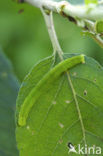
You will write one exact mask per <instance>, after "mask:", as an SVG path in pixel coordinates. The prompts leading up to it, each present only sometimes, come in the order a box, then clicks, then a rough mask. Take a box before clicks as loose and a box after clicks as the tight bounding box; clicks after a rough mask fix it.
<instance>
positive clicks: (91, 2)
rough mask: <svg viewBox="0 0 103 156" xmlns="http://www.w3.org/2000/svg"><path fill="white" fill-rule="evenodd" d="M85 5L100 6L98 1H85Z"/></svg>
mask: <svg viewBox="0 0 103 156" xmlns="http://www.w3.org/2000/svg"><path fill="white" fill-rule="evenodd" d="M85 4H87V5H88V4H98V0H85Z"/></svg>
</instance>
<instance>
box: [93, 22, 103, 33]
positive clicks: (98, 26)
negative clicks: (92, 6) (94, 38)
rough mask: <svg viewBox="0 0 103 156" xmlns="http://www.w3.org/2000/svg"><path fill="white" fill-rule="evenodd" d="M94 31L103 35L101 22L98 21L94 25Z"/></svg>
mask: <svg viewBox="0 0 103 156" xmlns="http://www.w3.org/2000/svg"><path fill="white" fill-rule="evenodd" d="M95 30H96V32H97V33H99V34H100V33H103V20H99V21H97V22H96V24H95Z"/></svg>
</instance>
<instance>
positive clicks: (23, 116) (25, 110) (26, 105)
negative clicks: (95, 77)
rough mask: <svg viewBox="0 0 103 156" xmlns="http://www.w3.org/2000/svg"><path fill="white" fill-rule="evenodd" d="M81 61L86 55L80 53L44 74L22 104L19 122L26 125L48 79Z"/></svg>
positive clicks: (51, 80) (50, 80)
mask: <svg viewBox="0 0 103 156" xmlns="http://www.w3.org/2000/svg"><path fill="white" fill-rule="evenodd" d="M79 63H85V59H84V55H78V56H74V57H71V58H68V59H66V60H63V61H62V62H60V63H59V64H57V65H56V66H55V67H54V68H52V69H51V70H50V71H49V72H48V73H47V74H46V75H45V76H44V78H43V79H42V80H40V81H39V83H38V84H37V86H36V87H35V88H34V89H32V91H31V92H30V93H29V95H28V96H27V98H26V99H25V100H24V102H23V104H22V105H21V108H20V112H19V117H18V124H19V125H20V126H25V125H26V120H27V117H28V114H29V113H30V110H31V108H32V107H33V105H34V103H35V102H36V100H37V99H38V98H39V97H40V95H41V93H42V91H43V89H44V88H45V84H46V83H47V81H49V83H52V82H53V81H54V80H55V79H56V78H58V77H59V76H60V75H61V74H62V73H63V72H65V71H67V70H68V69H70V68H72V67H74V66H76V65H77V64H79ZM32 97H33V98H32Z"/></svg>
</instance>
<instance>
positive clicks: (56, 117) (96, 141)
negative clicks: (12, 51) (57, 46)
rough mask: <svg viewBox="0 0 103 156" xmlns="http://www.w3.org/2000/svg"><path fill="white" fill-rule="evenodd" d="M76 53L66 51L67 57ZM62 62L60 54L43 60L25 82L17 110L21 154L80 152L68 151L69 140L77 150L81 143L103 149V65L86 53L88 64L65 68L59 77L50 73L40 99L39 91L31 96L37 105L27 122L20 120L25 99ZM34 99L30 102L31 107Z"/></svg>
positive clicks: (53, 155) (40, 155)
mask: <svg viewBox="0 0 103 156" xmlns="http://www.w3.org/2000/svg"><path fill="white" fill-rule="evenodd" d="M73 56H75V54H74V55H73V54H72V55H70V54H65V55H64V59H67V58H72V57H73ZM59 62H60V60H59V58H58V57H56V59H55V60H54V57H49V58H47V59H45V60H43V61H41V62H39V63H38V64H37V65H36V66H35V67H34V68H33V69H32V71H31V72H30V73H29V75H28V76H27V77H26V78H25V80H24V82H23V84H22V86H21V89H20V92H19V96H18V100H17V113H16V115H17V117H16V120H17V129H16V137H17V143H18V148H19V150H20V156H28V155H29V156H34V155H36V156H58V155H59V156H68V155H70V156H71V155H77V154H75V153H68V150H69V149H68V146H67V144H68V143H72V144H73V145H74V146H75V148H76V150H77V151H78V144H80V145H81V146H84V145H85V144H86V145H88V146H90V147H91V146H93V145H95V146H99V147H101V148H102V149H103V123H102V122H101V120H100V119H103V98H102V95H103V68H102V67H101V66H100V64H99V63H97V62H96V61H95V60H94V59H92V58H89V57H85V64H78V65H76V66H74V67H72V68H70V69H69V70H68V72H69V74H67V72H62V73H61V74H60V75H59V77H58V78H55V73H54V76H52V77H49V78H48V79H47V81H46V83H45V87H44V86H43V88H42V86H41V89H40V92H41V94H40V96H39V97H38V98H37V99H36V101H35V102H34V99H35V97H36V93H35V94H34V95H33V96H32V97H31V99H30V103H31V102H33V106H32V108H31V110H30V112H29V113H28V117H27V120H26V125H23V126H20V125H19V124H18V119H19V117H20V116H19V113H20V111H21V108H22V106H23V103H24V101H25V99H26V98H28V96H29V95H30V93H31V92H32V90H33V89H34V88H36V86H37V85H38V84H39V82H40V81H42V80H43V79H44V77H46V74H47V73H48V72H49V71H50V70H53V69H54V68H55V67H56V66H57V64H58V63H59ZM56 72H58V71H56ZM68 75H69V76H68ZM51 79H53V81H51ZM71 84H72V85H71ZM30 103H29V101H28V102H27V107H28V105H29V104H30ZM79 155H80V154H79ZM84 155H85V154H84Z"/></svg>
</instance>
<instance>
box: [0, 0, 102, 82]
mask: <svg viewBox="0 0 103 156" xmlns="http://www.w3.org/2000/svg"><path fill="white" fill-rule="evenodd" d="M22 9H23V10H24V11H23V12H22ZM20 10H21V11H20ZM20 12H22V13H20ZM54 21H55V27H56V31H57V35H58V38H59V41H60V44H61V47H62V49H63V51H64V52H68V53H84V54H86V55H88V56H91V57H93V58H95V59H96V60H98V61H99V62H100V63H101V64H102V65H103V50H102V49H101V48H100V47H99V46H98V45H97V44H96V43H95V41H93V40H92V39H91V38H89V37H87V36H83V35H82V34H81V29H80V28H78V27H77V26H75V25H74V24H73V23H70V22H69V21H68V20H67V19H65V18H63V17H61V16H60V15H57V14H55V15H54ZM0 47H1V48H2V49H3V51H4V52H5V53H6V55H7V56H8V57H9V59H10V60H11V62H12V64H13V66H14V72H15V73H16V75H17V76H18V78H19V80H20V81H22V80H23V78H24V77H25V75H26V74H27V73H28V72H29V70H30V68H32V66H33V65H34V64H35V63H37V62H38V61H39V60H40V59H43V58H44V57H47V56H49V55H51V54H52V46H51V42H50V40H49V36H48V33H47V30H46V26H45V22H44V20H43V17H42V14H41V12H40V10H39V9H37V8H35V7H33V6H30V5H28V4H18V3H16V2H15V1H13V0H0Z"/></svg>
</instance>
